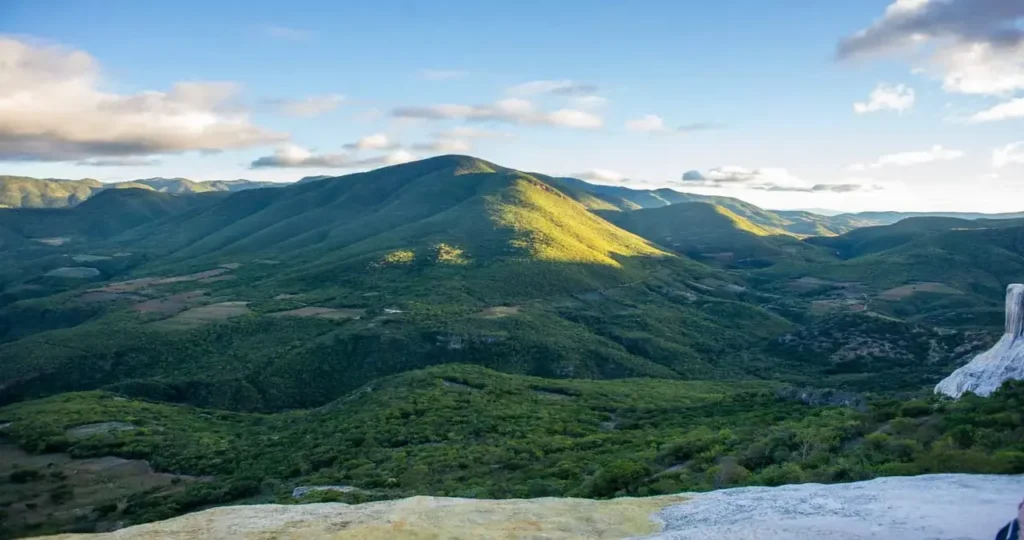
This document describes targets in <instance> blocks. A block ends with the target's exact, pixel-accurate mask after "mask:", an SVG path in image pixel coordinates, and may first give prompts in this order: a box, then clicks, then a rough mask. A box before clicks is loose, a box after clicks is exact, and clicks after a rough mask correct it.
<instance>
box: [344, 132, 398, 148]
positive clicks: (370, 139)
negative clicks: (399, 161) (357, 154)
mask: <svg viewBox="0 0 1024 540" xmlns="http://www.w3.org/2000/svg"><path fill="white" fill-rule="evenodd" d="M345 148H347V149H349V150H392V149H395V148H398V143H397V142H395V141H392V140H391V138H390V137H388V136H387V134H385V133H374V134H373V135H367V136H365V137H360V138H359V140H357V141H356V142H354V143H349V144H346V145H345Z"/></svg>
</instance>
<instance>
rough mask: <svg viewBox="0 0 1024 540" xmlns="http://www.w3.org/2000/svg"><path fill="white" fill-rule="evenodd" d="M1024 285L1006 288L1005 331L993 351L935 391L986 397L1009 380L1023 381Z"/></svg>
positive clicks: (940, 385)
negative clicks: (970, 393)
mask: <svg viewBox="0 0 1024 540" xmlns="http://www.w3.org/2000/svg"><path fill="white" fill-rule="evenodd" d="M1022 336H1024V285H1021V284H1019V283H1014V284H1012V285H1010V286H1009V287H1007V288H1006V330H1005V332H1004V333H1003V337H1002V338H1000V339H999V342H998V343H996V344H995V345H994V346H993V347H992V348H991V349H989V350H987V351H985V352H983V353H981V354H979V355H978V356H975V357H974V359H973V360H971V361H970V362H969V363H968V364H967V365H965V366H963V367H961V368H960V369H958V370H956V371H954V372H953V373H952V374H951V375H950V376H949V377H946V378H945V379H943V380H942V382H940V383H939V384H937V385H936V386H935V392H936V393H941V394H946V395H947V396H950V397H953V398H958V397H960V396H961V395H963V393H964V392H968V391H970V392H974V393H975V394H978V395H979V396H987V395H989V394H991V393H992V392H995V391H996V390H997V389H998V388H999V387H1000V386H1002V384H1003V382H1005V381H1007V380H1011V379H1014V380H1021V379H1024V337H1022Z"/></svg>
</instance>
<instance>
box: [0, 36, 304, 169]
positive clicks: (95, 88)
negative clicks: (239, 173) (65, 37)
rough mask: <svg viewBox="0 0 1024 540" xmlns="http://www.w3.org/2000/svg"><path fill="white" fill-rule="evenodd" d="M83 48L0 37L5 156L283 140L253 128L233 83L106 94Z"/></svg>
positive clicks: (0, 145) (149, 151)
mask: <svg viewBox="0 0 1024 540" xmlns="http://www.w3.org/2000/svg"><path fill="white" fill-rule="evenodd" d="M104 86H107V85H106V84H105V81H103V80H101V78H100V67H99V65H98V64H97V62H96V60H95V59H93V58H92V57H91V56H90V55H89V54H87V53H85V52H83V51H75V50H68V49H64V48H61V47H57V46H49V45H39V44H34V43H28V42H24V41H19V40H17V39H12V38H0V160H14V161H77V160H83V159H88V158H98V157H104V158H106V157H126V156H149V155H155V154H166V153H180V152H187V151H192V150H199V151H219V150H228V149H234V148H246V147H250V146H257V145H262V144H266V143H268V142H276V141H281V140H283V139H285V138H286V136H285V135H284V134H278V133H274V132H271V131H269V130H266V129H263V128H261V127H258V126H256V125H254V124H253V123H252V122H251V121H250V120H249V116H248V114H247V113H246V111H245V110H244V109H241V108H240V107H238V106H237V105H235V104H234V103H233V102H232V98H233V97H234V96H235V95H236V94H237V92H238V87H237V86H236V85H234V84H231V83H214V82H180V83H177V84H175V85H174V86H173V87H171V89H170V90H169V91H166V92H162V91H154V90H150V91H144V92H139V93H136V94H116V93H111V92H107V91H103V90H101V89H100V88H101V87H104Z"/></svg>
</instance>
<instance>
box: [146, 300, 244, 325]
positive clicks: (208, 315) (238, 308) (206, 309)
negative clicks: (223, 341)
mask: <svg viewBox="0 0 1024 540" xmlns="http://www.w3.org/2000/svg"><path fill="white" fill-rule="evenodd" d="M248 304H249V302H218V303H216V304H210V305H208V306H200V307H195V308H192V309H187V310H185V311H182V312H181V313H179V314H177V315H175V316H173V317H171V318H169V319H164V320H162V321H156V322H154V323H152V324H153V325H156V326H159V327H160V328H163V329H166V330H190V329H192V328H197V327H199V326H202V325H204V324H209V323H214V322H219V321H224V320H227V319H230V318H232V317H240V316H242V315H248V314H249V313H252V311H251V310H250V309H249V307H248Z"/></svg>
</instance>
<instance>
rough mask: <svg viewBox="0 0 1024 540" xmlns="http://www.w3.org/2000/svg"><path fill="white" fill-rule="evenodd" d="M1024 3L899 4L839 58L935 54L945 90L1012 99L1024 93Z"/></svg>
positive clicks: (917, 0)
mask: <svg viewBox="0 0 1024 540" xmlns="http://www.w3.org/2000/svg"><path fill="white" fill-rule="evenodd" d="M1022 19H1024V2H1021V1H1020V0H897V1H896V2H894V3H892V4H891V5H890V6H889V7H888V8H887V9H886V11H885V13H884V15H883V16H882V17H881V18H879V19H878V20H876V21H875V22H874V23H873V24H872V25H871V26H869V27H867V28H865V29H863V30H860V31H858V32H856V33H855V34H853V35H852V36H849V37H847V38H845V39H843V40H842V41H841V42H840V43H839V45H838V47H837V53H836V54H837V57H838V58H840V59H851V58H858V57H866V56H872V55H877V54H885V53H891V52H896V51H907V50H909V51H919V50H924V51H931V62H930V63H931V65H932V66H934V68H935V69H936V70H937V71H938V72H939V75H940V77H941V78H942V79H943V88H944V89H946V90H947V91H949V92H958V93H964V94H999V95H1006V94H1010V93H1012V92H1014V91H1017V90H1021V89H1024V29H1022V28H1021V20H1022Z"/></svg>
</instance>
